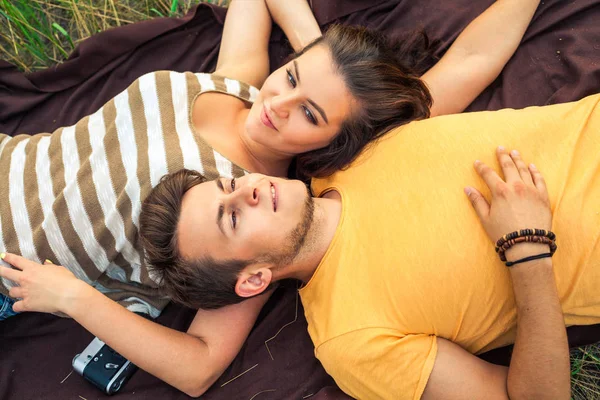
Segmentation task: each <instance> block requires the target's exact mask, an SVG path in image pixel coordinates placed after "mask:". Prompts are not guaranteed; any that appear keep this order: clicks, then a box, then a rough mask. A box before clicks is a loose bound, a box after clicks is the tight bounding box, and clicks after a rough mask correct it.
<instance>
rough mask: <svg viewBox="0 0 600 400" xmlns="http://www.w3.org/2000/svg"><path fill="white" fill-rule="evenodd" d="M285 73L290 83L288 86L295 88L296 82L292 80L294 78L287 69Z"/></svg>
mask: <svg viewBox="0 0 600 400" xmlns="http://www.w3.org/2000/svg"><path fill="white" fill-rule="evenodd" d="M285 72H287V77H288V82H289V83H290V85H292V87H293V88H295V87H296V80H295V79H294V76H293V75H292V73H291V72H290V70H289V69H286V70H285Z"/></svg>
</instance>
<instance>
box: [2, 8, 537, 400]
mask: <svg viewBox="0 0 600 400" xmlns="http://www.w3.org/2000/svg"><path fill="white" fill-rule="evenodd" d="M281 4H282V2H276V1H267V2H266V3H263V2H262V1H256V2H246V1H237V2H235V1H234V2H233V3H232V4H231V6H230V10H229V12H228V17H227V20H226V23H225V28H224V34H223V41H222V46H221V50H220V54H219V61H218V65H217V70H216V74H218V75H221V76H226V77H227V79H224V78H219V77H218V76H217V75H215V76H208V75H205V74H199V75H193V74H175V73H168V72H165V73H155V74H148V75H146V76H144V77H142V78H140V79H139V80H138V81H136V83H134V84H133V85H132V87H131V88H130V89H129V90H128V91H126V92H124V93H122V94H120V95H119V96H117V97H116V98H115V99H114V100H113V101H111V102H109V103H108V104H107V105H106V106H105V107H104V108H103V109H102V110H100V111H99V112H98V113H96V114H94V115H92V116H90V117H87V118H85V119H84V120H82V121H80V123H78V124H77V125H75V126H74V127H68V128H64V129H60V130H58V131H57V132H55V134H53V135H52V136H38V137H35V138H32V139H31V140H29V138H26V137H20V138H15V139H6V138H5V139H4V140H3V142H2V144H3V153H2V154H3V155H4V156H3V157H2V159H1V160H0V164H2V163H5V164H4V166H5V168H4V169H2V170H4V171H10V174H15V175H16V176H24V174H25V173H29V172H32V171H35V172H36V177H37V179H33V180H32V181H33V182H35V183H36V185H37V186H35V185H34V186H26V187H23V188H21V187H18V186H15V185H14V184H13V181H11V180H10V179H5V180H3V182H4V185H5V187H4V188H3V189H5V190H4V191H0V192H2V193H4V194H5V196H7V197H9V199H6V201H7V203H8V202H9V201H10V204H11V205H13V207H12V209H11V210H9V212H7V214H8V216H6V217H5V216H3V226H4V227H7V226H10V225H11V224H13V225H14V227H15V229H14V231H16V232H19V235H20V236H19V237H18V238H16V237H14V235H13V237H12V241H13V242H12V243H8V242H7V241H9V240H11V238H9V237H8V236H6V235H5V238H4V240H5V243H3V245H4V246H3V247H4V248H5V249H7V250H10V251H12V252H16V253H20V254H22V255H24V256H27V257H28V258H32V259H34V260H35V261H41V260H43V259H45V258H49V259H52V260H53V261H55V262H59V263H60V264H62V265H67V266H68V267H69V269H71V270H72V271H74V272H75V274H76V276H80V277H81V278H82V279H83V280H86V281H87V282H88V283H90V284H92V285H94V286H95V287H96V288H97V289H99V290H100V291H103V292H106V293H107V294H108V296H109V297H110V298H112V300H115V301H119V302H120V303H121V304H122V305H125V306H127V307H128V308H129V309H130V310H133V311H145V312H150V313H154V314H156V313H158V312H159V311H160V309H161V307H162V306H164V303H165V301H164V299H162V298H160V297H158V296H157V294H156V291H155V290H153V289H147V287H151V288H152V287H156V284H155V283H154V282H153V280H152V277H151V276H149V275H148V274H147V272H146V271H145V269H144V268H141V261H140V260H141V257H140V256H139V252H138V251H137V249H136V248H135V243H136V236H137V215H138V214H139V207H140V203H141V199H143V198H144V197H145V195H146V194H147V193H148V192H149V190H150V189H151V188H152V187H153V186H154V185H156V183H157V182H158V180H159V178H160V176H162V175H164V174H165V173H166V172H168V171H172V170H176V169H178V168H181V167H188V168H189V167H192V168H195V169H198V170H200V171H202V172H203V173H204V174H205V175H207V177H209V178H214V177H216V176H219V175H221V176H232V175H233V176H240V175H241V174H243V173H244V171H257V172H263V173H267V174H270V175H279V176H285V175H286V174H287V171H288V168H289V165H290V162H291V160H292V158H293V157H294V156H296V155H298V154H301V153H306V154H307V155H306V156H301V157H300V158H299V160H298V167H299V171H298V172H299V173H300V174H302V175H306V176H319V175H326V174H328V173H330V172H332V170H335V169H338V168H343V167H344V166H345V165H347V164H348V163H349V162H350V161H351V160H352V159H353V158H354V157H355V156H356V154H357V153H358V151H360V150H361V149H362V147H364V146H365V145H366V144H367V143H368V141H370V140H372V139H374V138H375V137H377V136H379V135H381V134H383V133H385V132H386V131H387V130H389V129H391V128H393V127H394V126H397V125H399V124H402V123H407V122H409V121H410V120H412V119H420V118H425V117H427V116H428V106H429V103H430V102H431V101H433V104H432V107H431V115H439V114H447V113H453V112H460V111H462V110H463V109H464V108H465V107H466V106H467V105H468V104H469V103H470V102H471V101H472V100H473V98H475V97H476V96H477V94H479V93H480V92H481V90H483V89H484V88H485V87H486V86H487V85H488V84H489V83H490V82H491V81H492V80H493V79H494V78H495V77H496V76H497V75H498V74H499V72H500V70H501V69H502V66H503V65H504V64H505V63H506V61H507V60H508V59H509V57H510V55H511V54H512V53H513V52H514V50H515V48H516V47H517V45H518V43H519V41H520V39H521V37H522V35H523V33H524V31H525V29H526V27H527V25H528V23H529V21H530V19H531V17H532V15H533V13H534V11H535V9H536V7H537V5H538V1H528V2H517V1H512V0H505V1H500V2H498V3H497V4H494V5H493V6H492V7H491V8H490V9H489V10H488V11H486V12H485V13H484V14H482V16H480V17H479V18H478V19H477V20H475V21H474V22H473V23H472V24H471V25H470V26H469V27H468V28H467V29H466V30H465V31H464V33H463V34H462V35H461V36H460V37H459V38H458V39H457V41H456V42H455V44H454V45H453V46H452V48H451V49H450V50H449V51H448V52H447V54H446V55H445V56H444V58H442V60H440V62H439V63H438V64H437V65H436V66H435V67H433V68H432V69H431V70H430V71H428V72H427V73H426V74H425V75H424V76H423V78H422V81H421V80H419V79H418V78H417V76H416V75H415V74H414V73H411V71H410V69H409V68H403V67H401V68H399V70H400V71H399V72H396V75H390V74H389V73H388V72H386V71H389V69H384V67H388V68H389V67H390V65H391V64H392V61H391V60H390V59H391V56H390V52H389V51H385V50H375V49H372V47H365V46H366V45H368V44H369V43H371V44H372V43H373V42H380V41H381V39H380V38H377V37H376V36H371V35H369V34H368V33H365V32H362V31H360V30H358V31H357V30H354V31H353V30H344V29H341V28H336V29H335V30H333V31H332V33H331V34H329V35H327V36H326V37H325V38H324V39H323V43H318V44H315V45H313V46H312V47H310V48H308V49H307V50H306V51H305V52H303V53H302V54H301V55H300V56H299V57H297V58H296V59H295V60H293V61H291V62H290V63H288V64H286V65H285V66H284V67H282V68H281V69H279V70H277V71H275V72H274V73H273V74H271V75H270V76H268V77H267V74H268V61H267V60H268V58H267V41H268V37H269V34H270V19H269V18H270V17H269V13H270V14H271V15H272V16H273V19H274V20H275V22H276V23H278V24H279V25H280V26H281V27H282V28H283V29H284V31H285V32H286V34H287V35H288V37H289V39H290V42H291V43H292V46H293V47H294V49H295V50H300V49H302V48H303V47H304V46H305V45H307V44H309V43H311V42H312V41H313V40H314V39H315V38H317V37H319V36H320V32H319V30H318V26H317V24H316V23H315V22H314V18H313V17H312V14H311V13H310V9H309V8H308V6H307V4H306V3H305V2H304V1H300V0H298V1H297V2H295V3H292V2H286V6H285V8H283V6H282V5H281ZM292 22H293V25H292ZM352 32H354V33H352ZM360 38H362V41H363V44H362V46H363V50H365V52H366V53H369V52H370V53H374V54H375V55H377V54H378V53H383V58H384V62H383V63H382V64H383V66H381V67H379V68H382V69H384V72H383V74H381V76H380V77H377V79H374V74H375V72H376V71H377V69H378V68H375V67H372V68H369V69H367V70H366V71H368V72H370V74H369V75H366V74H365V66H364V65H362V69H361V61H362V60H363V59H364V56H365V55H364V54H363V55H361V56H360V57H358V59H357V60H354V61H357V66H356V68H355V70H356V71H357V72H355V74H354V75H353V74H352V71H351V68H350V67H348V68H346V67H347V65H352V61H353V60H351V59H347V58H346V59H341V61H339V60H337V59H336V54H334V50H335V48H336V46H335V45H336V43H337V44H338V46H337V47H338V50H339V52H338V54H337V56H340V54H341V55H344V54H346V55H351V54H349V53H348V52H346V53H344V50H347V48H348V47H347V46H345V45H344V44H347V43H348V42H352V41H353V40H355V39H356V41H358V40H359V39H360ZM484 38H485V39H484ZM357 47H361V46H357ZM338 64H339V65H338ZM399 75H402V77H401V78H402V83H403V84H402V85H397V81H398V79H397V77H398V76H399ZM365 76H366V77H367V78H368V79H366V80H365V79H364V77H365ZM386 77H388V78H391V79H389V82H388V83H387V84H384V88H389V87H390V86H392V87H395V88H396V90H395V91H394V90H393V89H390V91H386V92H382V90H383V89H377V88H373V87H372V85H373V84H374V83H379V82H380V78H381V79H383V78H386ZM240 81H243V82H247V83H248V84H250V85H251V86H248V85H245V84H243V83H240ZM423 82H425V84H426V85H427V86H428V87H429V92H430V93H428V90H427V88H426V87H425V86H424V84H423ZM360 84H362V87H361V86H360ZM253 87H261V91H260V92H257V91H256V90H255V89H253ZM390 92H392V94H389V93H390ZM406 92H409V93H412V95H409V96H406ZM165 93H166V94H165ZM200 93H202V95H201V96H197V95H198V94H200ZM223 93H227V94H229V95H227V96H223V95H222V94H223ZM374 94H375V96H374ZM232 95H233V96H232ZM235 96H237V97H235ZM430 96H431V98H430ZM240 98H241V99H242V101H240ZM398 99H401V101H397V100H398ZM248 100H255V101H254V104H253V105H252V107H248ZM382 100H388V101H389V105H388V106H386V107H382V105H383V104H385V102H383V101H382ZM165 101H166V102H167V103H168V104H167V105H165ZM375 101H377V103H375ZM396 106H397V107H396ZM389 107H392V109H389ZM397 115H402V117H401V118H396V116H397ZM188 119H189V121H188ZM165 132H166V133H165ZM172 132H177V135H174V134H172ZM353 132H354V133H355V134H352V133H353ZM356 132H359V133H360V135H357V134H356ZM73 143H75V144H76V145H73ZM69 146H71V147H69ZM321 148H322V150H321ZM132 149H135V151H133V150H132ZM347 149H350V151H347ZM33 150H35V151H33ZM108 150H110V151H108ZM319 152H320V153H319ZM33 154H35V157H33ZM303 157H305V158H303ZM19 160H21V161H24V162H22V163H18V162H17V161H19ZM38 160H39V162H38ZM43 160H47V162H46V163H45V164H44V163H43ZM111 160H113V161H111ZM331 160H333V161H334V162H332V161H331ZM13 163H14V165H13ZM28 163H29V164H28ZM142 164H143V165H144V168H143V169H142V172H140V169H139V166H140V165H142ZM17 166H22V167H21V169H19V168H16V167H17ZM136 167H137V169H136ZM44 174H45V175H44ZM90 176H91V177H92V179H90ZM42 177H45V178H42ZM63 177H64V178H63ZM107 188H108V189H107ZM110 188H113V190H112V191H111V190H109V189H110ZM38 198H39V199H40V200H39V202H38V200H37V199H38ZM13 199H15V201H12V200H13ZM48 199H49V200H48ZM21 200H22V201H21ZM28 201H29V203H28ZM20 203H22V204H25V206H24V207H20V208H19V207H15V204H20ZM34 210H37V214H36V213H35V211H34ZM40 210H41V211H42V212H40ZM24 215H25V216H28V217H27V218H24V217H23V216H24ZM58 216H60V218H58ZM23 221H25V222H23ZM82 221H83V222H82ZM86 221H87V222H86ZM18 223H21V224H22V225H18V226H17V224H18ZM6 229H8V228H6ZM29 232H31V233H30V234H29ZM48 232H60V233H61V235H62V236H60V237H59V238H56V237H54V236H52V235H51V234H50V233H48ZM65 232H66V233H65ZM24 235H25V236H26V237H25V236H24ZM51 236H52V237H51ZM67 244H68V245H67ZM43 246H45V247H43ZM65 248H67V249H68V250H69V252H67V251H66V250H65ZM44 272H47V273H48V274H47V277H46V278H45V284H44V285H41V286H40V287H39V291H38V292H37V293H38V294H42V292H45V293H52V291H53V288H60V290H59V291H60V294H59V297H60V298H61V300H60V301H69V297H70V294H69V291H68V290H67V289H66V288H64V287H62V286H61V282H62V279H63V278H65V277H66V275H68V274H69V272H68V271H66V270H64V269H62V268H58V267H56V268H51V267H47V268H44ZM78 274H79V275H78ZM3 281H4V283H5V286H7V287H10V285H11V283H10V282H8V281H6V280H3ZM132 282H133V283H132ZM136 283H137V284H136ZM139 284H141V285H139ZM88 288H89V289H90V291H89V292H87V294H89V296H88V297H87V300H86V301H85V302H81V303H80V304H78V306H81V308H80V310H79V311H80V312H73V313H71V314H70V316H71V317H73V318H74V319H76V320H77V321H78V322H79V323H80V324H82V325H83V326H84V327H85V328H86V329H88V330H89V331H91V332H92V333H94V334H95V335H97V336H99V337H101V338H102V339H103V340H104V341H106V342H107V343H108V344H109V345H110V346H111V347H113V348H114V349H115V350H117V351H118V352H119V353H121V354H123V355H124V356H125V357H126V358H128V359H129V360H131V361H132V362H133V363H135V364H137V365H138V366H140V367H141V368H143V369H145V370H146V371H148V372H150V373H152V374H154V375H156V376H157V377H159V378H160V379H163V380H164V381H166V382H167V383H169V384H171V385H173V386H175V387H177V388H178V389H180V390H182V391H184V392H186V393H188V394H190V395H199V394H201V393H203V392H204V391H205V390H206V389H207V388H208V387H209V386H210V385H211V384H212V383H213V382H214V381H215V380H216V379H217V378H218V376H219V375H220V374H221V373H222V372H223V370H224V369H225V368H226V367H227V365H229V363H230V361H231V359H232V358H233V357H234V356H235V354H236V353H237V352H238V350H239V348H240V346H241V345H242V343H243V341H244V339H245V337H246V336H247V334H248V332H249V330H250V329H251V327H252V324H253V322H254V320H255V319H256V316H257V315H258V311H259V310H260V307H261V306H262V305H263V304H264V302H265V301H266V296H262V297H259V298H256V299H252V300H250V301H248V302H245V303H243V304H240V305H237V306H233V307H229V308H226V309H223V310H221V311H216V312H205V311H199V312H198V314H197V316H196V318H195V320H194V322H193V323H192V325H191V326H190V328H189V330H188V332H187V334H184V333H181V332H175V331H172V330H169V329H166V328H164V327H159V326H157V325H155V324H153V323H151V322H149V321H147V320H145V319H143V318H140V317H137V316H135V315H132V314H131V313H129V312H127V311H125V310H124V309H123V307H120V306H119V305H117V304H116V303H115V302H114V301H111V299H109V297H106V296H103V295H100V292H98V291H96V290H92V288H91V287H88ZM31 294H33V292H31V293H30V295H31ZM55 298H56V297H55ZM44 304H46V306H41V307H40V308H36V309H37V310H38V311H44V312H54V311H56V309H53V308H52V307H51V306H50V303H44ZM20 307H22V305H21V306H19V305H18V304H17V307H16V311H19V310H24V309H23V308H20ZM89 309H94V310H96V311H95V313H94V314H93V318H92V316H91V315H90V314H89V313H88V312H87V311H88V310H89ZM28 310H29V309H28ZM107 322H108V323H107ZM115 327H118V329H114V328H115ZM120 332H136V333H137V334H136V335H122V334H120ZM133 337H135V339H133ZM172 354H178V355H180V356H179V357H172Z"/></svg>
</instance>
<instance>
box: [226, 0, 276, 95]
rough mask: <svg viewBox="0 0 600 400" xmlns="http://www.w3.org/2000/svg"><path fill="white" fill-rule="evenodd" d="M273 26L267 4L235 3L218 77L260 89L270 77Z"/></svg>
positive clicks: (261, 0) (235, 0)
mask: <svg viewBox="0 0 600 400" xmlns="http://www.w3.org/2000/svg"><path fill="white" fill-rule="evenodd" d="M271 25H272V22H271V16H270V15H269V10H268V9H267V5H266V4H265V0H232V1H231V3H230V4H229V7H228V9H227V16H226V17H225V26H224V27H223V38H222V39H221V48H220V50H219V58H218V60H217V68H216V70H215V73H217V74H219V75H223V76H226V77H228V78H233V79H237V80H240V81H242V82H246V83H249V84H250V85H253V86H256V87H258V88H260V87H261V86H262V84H263V83H264V82H265V79H267V76H269V37H270V35H271Z"/></svg>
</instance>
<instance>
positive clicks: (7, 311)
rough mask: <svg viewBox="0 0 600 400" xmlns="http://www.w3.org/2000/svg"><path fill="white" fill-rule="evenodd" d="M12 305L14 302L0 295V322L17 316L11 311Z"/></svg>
mask: <svg viewBox="0 0 600 400" xmlns="http://www.w3.org/2000/svg"><path fill="white" fill-rule="evenodd" d="M14 303H15V302H14V300H13V299H11V298H10V297H6V296H5V295H3V294H0V321H2V320H3V319H6V318H8V317H12V316H13V315H16V314H18V313H16V312H14V311H13V309H12V306H13V304H14Z"/></svg>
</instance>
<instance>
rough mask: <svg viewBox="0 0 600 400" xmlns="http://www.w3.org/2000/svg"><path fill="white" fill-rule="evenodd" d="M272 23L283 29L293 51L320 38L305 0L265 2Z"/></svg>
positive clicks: (318, 29) (272, 0)
mask: <svg viewBox="0 0 600 400" xmlns="http://www.w3.org/2000/svg"><path fill="white" fill-rule="evenodd" d="M266 2H267V7H268V8H269V12H270V13H271V17H273V21H275V23H276V24H277V25H279V26H280V27H281V29H283V31H284V32H285V35H286V36H287V38H288V40H289V41H290V44H291V45H292V48H293V49H294V51H300V50H302V49H303V48H304V47H305V46H306V45H308V44H309V43H311V42H312V41H313V40H315V39H317V38H318V37H320V36H321V28H319V24H318V23H317V20H316V19H315V17H314V15H313V13H312V10H311V9H310V6H309V5H308V2H307V1H306V0H285V1H284V0H266Z"/></svg>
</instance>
